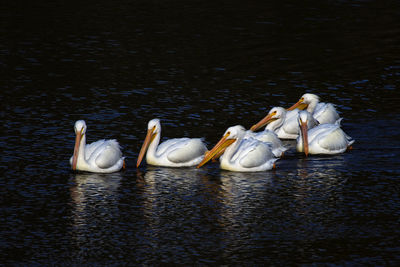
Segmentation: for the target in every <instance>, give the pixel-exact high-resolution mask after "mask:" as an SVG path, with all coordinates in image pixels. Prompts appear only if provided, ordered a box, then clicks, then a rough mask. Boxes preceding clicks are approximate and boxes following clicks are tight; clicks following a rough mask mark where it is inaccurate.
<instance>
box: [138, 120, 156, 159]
mask: <svg viewBox="0 0 400 267" xmlns="http://www.w3.org/2000/svg"><path fill="white" fill-rule="evenodd" d="M160 131H161V123H160V120H159V119H152V120H150V121H149V123H148V124H147V134H146V138H145V139H144V142H143V145H142V148H141V149H140V152H139V157H138V160H137V162H136V167H139V165H140V163H141V162H142V160H143V157H144V155H145V154H146V151H147V149H148V148H149V146H150V144H151V142H153V140H154V138H155V137H156V136H157V134H159V133H160Z"/></svg>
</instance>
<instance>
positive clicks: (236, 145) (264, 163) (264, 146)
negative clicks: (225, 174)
mask: <svg viewBox="0 0 400 267" xmlns="http://www.w3.org/2000/svg"><path fill="white" fill-rule="evenodd" d="M245 134H246V130H245V129H244V127H243V126H240V125H237V126H233V127H230V128H228V129H227V130H226V132H225V134H224V135H223V137H222V138H221V140H220V141H219V142H218V143H217V144H216V145H215V146H214V148H213V149H211V150H210V151H209V152H207V154H206V156H205V157H204V159H203V161H202V162H201V163H200V164H199V165H198V166H197V167H198V168H199V167H201V166H203V165H204V164H205V163H207V162H208V161H209V160H210V159H212V158H213V157H214V156H215V155H216V154H218V153H219V151H221V150H223V149H225V152H224V153H223V155H222V156H221V157H220V168H221V169H224V170H229V171H240V172H257V171H266V170H271V169H272V168H274V167H275V161H277V160H278V159H277V158H275V155H274V154H273V153H272V145H271V143H267V142H262V141H259V140H257V139H254V138H251V137H250V138H249V139H244V137H245Z"/></svg>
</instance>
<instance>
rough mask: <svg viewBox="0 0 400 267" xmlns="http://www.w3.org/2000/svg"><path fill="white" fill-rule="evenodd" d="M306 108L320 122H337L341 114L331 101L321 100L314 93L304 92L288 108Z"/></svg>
mask: <svg viewBox="0 0 400 267" xmlns="http://www.w3.org/2000/svg"><path fill="white" fill-rule="evenodd" d="M295 108H298V109H301V110H303V109H306V110H307V111H308V112H310V113H311V114H312V115H313V117H314V118H315V119H316V120H317V121H318V122H319V123H320V124H323V123H336V122H337V121H338V120H339V119H340V116H339V114H338V112H337V111H336V109H335V107H334V105H333V104H331V103H321V102H319V97H318V96H317V95H314V94H304V95H303V96H302V97H301V98H300V99H299V101H297V103H296V104H294V105H293V106H291V107H290V108H288V110H294V109H295Z"/></svg>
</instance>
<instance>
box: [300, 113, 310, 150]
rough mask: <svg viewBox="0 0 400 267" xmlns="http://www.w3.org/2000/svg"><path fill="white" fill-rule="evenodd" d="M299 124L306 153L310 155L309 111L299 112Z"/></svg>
mask: <svg viewBox="0 0 400 267" xmlns="http://www.w3.org/2000/svg"><path fill="white" fill-rule="evenodd" d="M298 120H299V126H300V130H301V136H302V138H303V148H304V153H305V154H306V156H308V128H307V124H308V113H307V111H300V112H299V117H298Z"/></svg>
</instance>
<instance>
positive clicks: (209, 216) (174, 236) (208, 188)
mask: <svg viewBox="0 0 400 267" xmlns="http://www.w3.org/2000/svg"><path fill="white" fill-rule="evenodd" d="M138 179H140V180H142V179H143V183H142V182H141V184H143V188H142V189H141V192H142V199H143V203H142V204H141V205H142V209H143V211H142V214H143V216H144V220H145V221H146V223H145V224H144V225H143V226H144V228H143V229H142V234H141V235H142V239H143V240H145V241H144V242H145V243H146V244H145V246H146V253H147V254H148V253H150V254H153V255H168V257H172V258H170V259H169V260H170V261H171V262H174V263H179V262H181V261H183V262H185V260H186V261H188V260H190V259H185V258H184V257H186V254H185V253H178V254H177V253H176V249H177V248H179V247H185V248H186V249H188V250H190V251H192V252H193V253H198V254H201V253H203V252H205V251H207V253H210V254H212V253H215V255H216V257H217V256H218V255H221V254H220V253H221V251H215V248H216V246H215V244H216V243H221V242H223V240H222V239H221V238H220V235H219V234H215V233H221V232H222V230H221V225H220V224H219V218H220V209H221V205H222V198H223V197H222V196H221V189H220V181H219V179H214V178H213V177H210V176H209V174H207V173H205V172H204V171H203V170H199V169H196V168H166V167H156V166H154V167H153V166H147V168H146V172H144V173H142V177H139V178H138ZM222 247H223V246H218V249H219V248H222ZM139 249H140V248H139ZM187 256H190V255H189V254H188V255H187ZM175 257H180V258H175Z"/></svg>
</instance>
